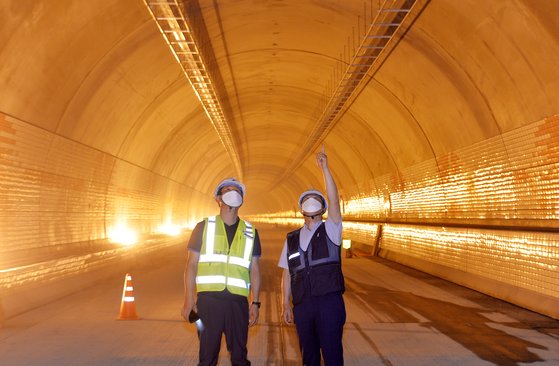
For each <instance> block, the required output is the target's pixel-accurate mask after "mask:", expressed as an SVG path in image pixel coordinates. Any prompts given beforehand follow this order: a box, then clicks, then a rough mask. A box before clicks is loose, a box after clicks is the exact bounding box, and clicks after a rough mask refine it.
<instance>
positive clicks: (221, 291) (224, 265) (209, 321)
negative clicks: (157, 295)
mask: <svg viewBox="0 0 559 366" xmlns="http://www.w3.org/2000/svg"><path fill="white" fill-rule="evenodd" d="M245 192H246V189H245V186H244V185H243V184H242V183H241V182H239V181H238V180H236V179H234V178H228V179H224V180H223V181H221V183H219V185H218V186H217V188H216V189H215V192H214V197H215V200H216V201H217V203H218V205H219V208H220V213H219V215H217V216H212V217H207V218H205V219H204V220H203V221H201V222H199V223H198V224H197V225H196V227H195V228H194V230H193V231H192V234H191V236H190V240H189V243H188V260H187V265H186V269H185V272H184V282H185V299H184V306H183V308H182V316H183V317H184V318H185V319H187V320H191V321H194V320H195V319H198V318H199V321H198V324H199V326H198V336H199V339H200V351H199V357H200V361H199V363H198V365H199V366H206V365H216V364H217V361H218V358H219V350H220V348H221V337H222V334H225V340H226V342H227V349H228V350H229V351H230V353H231V364H232V365H239V366H246V365H250V361H248V359H247V346H246V345H247V338H248V327H249V326H252V325H254V324H256V322H257V321H258V313H259V309H260V300H259V294H260V264H259V261H260V256H261V252H262V250H261V245H260V238H259V236H258V232H257V231H256V229H255V228H254V227H253V226H252V224H250V223H249V222H247V221H244V220H241V219H240V218H239V215H238V213H239V208H240V207H241V205H242V203H243V199H244V197H245ZM250 292H252V300H251V304H250V305H249V304H248V299H249V297H250Z"/></svg>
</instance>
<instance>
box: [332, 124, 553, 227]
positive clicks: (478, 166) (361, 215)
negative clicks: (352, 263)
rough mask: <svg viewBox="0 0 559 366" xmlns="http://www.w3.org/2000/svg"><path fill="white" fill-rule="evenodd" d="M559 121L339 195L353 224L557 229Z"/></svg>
mask: <svg viewBox="0 0 559 366" xmlns="http://www.w3.org/2000/svg"><path fill="white" fill-rule="evenodd" d="M558 183H559V116H557V115H555V116H552V117H549V118H546V119H544V120H541V121H538V122H535V123H532V124H530V125H527V126H525V127H523V128H519V129H517V130H513V131H510V132H507V133H504V134H502V135H501V136H496V137H494V138H491V139H489V140H486V141H482V142H479V143H477V144H475V145H473V146H468V147H466V148H463V149H460V150H457V151H454V152H452V153H449V154H446V155H444V156H441V157H438V158H436V159H433V160H429V161H425V162H423V163H421V164H418V165H416V166H412V167H410V168H407V169H404V170H403V171H402V172H401V174H400V176H381V177H378V178H375V179H373V180H371V181H369V182H365V183H363V184H359V185H357V186H355V187H353V188H350V189H346V191H345V192H342V196H343V202H344V207H343V211H344V216H345V217H346V218H348V219H360V220H383V221H384V220H386V219H390V220H398V221H400V220H405V221H422V222H426V221H427V222H431V221H433V222H441V221H442V222H447V223H448V222H454V223H467V224H472V223H475V222H477V223H482V224H486V225H487V224H496V225H500V226H502V225H506V226H530V227H547V228H553V227H557V224H556V221H555V220H557V219H558V218H559V185H558Z"/></svg>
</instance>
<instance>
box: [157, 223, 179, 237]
mask: <svg viewBox="0 0 559 366" xmlns="http://www.w3.org/2000/svg"><path fill="white" fill-rule="evenodd" d="M157 231H158V232H160V233H163V234H166V235H169V236H177V235H179V234H180V233H181V228H180V226H179V225H175V224H172V223H170V222H168V223H166V224H163V225H161V226H159V228H158V229H157Z"/></svg>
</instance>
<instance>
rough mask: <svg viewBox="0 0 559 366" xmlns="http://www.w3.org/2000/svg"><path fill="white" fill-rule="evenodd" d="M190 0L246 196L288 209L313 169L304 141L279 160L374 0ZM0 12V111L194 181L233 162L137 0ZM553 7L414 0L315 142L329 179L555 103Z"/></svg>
mask: <svg viewBox="0 0 559 366" xmlns="http://www.w3.org/2000/svg"><path fill="white" fill-rule="evenodd" d="M196 3H197V5H198V6H199V8H200V9H201V13H200V14H201V16H202V18H203V21H204V24H205V31H207V34H208V36H209V39H210V40H211V49H212V51H213V53H214V55H215V58H216V61H217V65H218V69H219V74H220V77H221V79H222V80H223V89H224V90H223V91H224V94H223V95H224V96H225V98H226V101H224V102H225V103H227V105H228V106H230V110H231V118H230V119H229V121H228V122H229V123H230V125H231V127H232V132H233V134H234V135H235V136H236V141H237V143H238V144H239V146H238V151H239V155H240V160H241V165H242V174H243V179H244V181H245V183H246V185H247V187H248V191H249V192H250V195H251V196H250V197H252V198H253V201H252V202H251V201H250V199H249V200H248V201H247V210H249V211H251V210H252V211H262V210H264V211H278V210H282V209H289V208H292V207H293V200H294V199H295V198H296V197H297V196H298V194H299V192H300V191H301V190H303V189H305V188H307V187H310V186H313V187H321V186H322V178H321V175H320V171H319V170H318V169H317V168H316V166H314V161H313V159H312V156H309V157H307V158H306V159H305V160H304V161H303V162H302V164H300V165H297V169H296V170H295V171H293V172H286V169H288V167H290V166H292V164H293V160H294V159H296V158H297V157H298V155H299V152H300V149H301V147H302V146H303V145H304V144H305V142H306V140H307V137H308V136H309V134H310V133H311V131H312V129H313V127H314V125H315V124H316V122H317V120H318V117H319V116H320V113H321V112H322V111H321V109H320V108H321V107H320V106H321V103H322V102H323V101H324V98H325V96H326V95H325V90H326V89H327V87H328V85H329V83H332V82H334V81H336V80H332V76H333V73H334V70H335V69H336V67H338V66H339V64H340V62H341V60H340V58H343V56H342V55H343V54H345V53H349V52H350V51H349V50H348V49H347V48H348V42H349V44H355V43H356V42H357V41H355V40H354V37H355V34H358V32H359V28H360V27H361V32H362V27H363V13H364V12H368V13H374V12H375V11H376V10H377V9H378V6H379V4H380V3H381V2H380V1H366V2H363V1H362V0H358V1H353V0H323V1H316V0H260V1H255V0H212V1H206V0H198V1H197V2H196ZM0 14H2V21H1V22H0V60H1V62H2V66H1V68H0V80H1V81H2V85H3V86H2V91H0V93H1V94H0V95H1V96H2V97H1V98H0V110H1V111H2V112H3V113H6V114H7V115H11V116H14V117H17V118H18V119H19V120H22V121H24V122H27V123H29V124H32V125H34V126H37V127H39V128H42V129H44V130H46V131H49V132H52V133H55V134H58V135H60V136H63V137H65V138H68V139H71V140H73V141H76V142H78V143H81V144H84V145H86V146H89V147H92V148H94V149H97V150H99V151H102V152H105V153H107V154H110V155H113V156H115V157H117V158H118V159H122V160H124V161H127V162H130V163H132V164H134V165H137V166H139V167H141V168H144V169H147V170H149V171H152V172H154V173H156V174H158V175H161V176H163V177H167V178H169V179H171V180H173V181H176V182H179V183H180V184H183V185H185V186H187V187H190V188H193V189H195V190H197V191H199V192H201V193H206V194H210V193H211V192H212V190H213V187H214V186H215V185H216V183H217V182H218V181H219V180H220V179H222V178H223V177H226V176H234V175H236V174H237V172H236V171H235V169H234V166H233V164H232V161H231V159H230V158H229V155H228V153H227V151H226V149H225V148H224V146H223V145H222V143H221V141H220V139H219V136H218V135H217V133H216V131H215V130H214V128H213V126H212V124H211V123H210V121H209V119H208V118H207V116H206V114H205V113H204V110H203V109H202V107H201V105H200V103H199V101H198V99H197V98H196V94H195V93H194V91H193V90H192V88H191V86H190V84H189V82H188V81H187V79H186V78H185V76H184V74H183V72H182V70H181V68H180V65H179V64H178V62H177V61H176V60H175V59H174V57H173V55H172V53H171V51H170V49H169V47H168V46H167V44H166V43H165V41H164V39H163V37H162V35H161V33H160V31H159V29H158V28H157V26H156V23H155V22H154V20H153V19H152V17H151V15H150V13H149V11H148V9H147V7H146V5H145V3H144V2H143V1H142V0H103V1H95V2H87V1H81V0H63V1H55V2H44V1H3V2H1V3H0ZM558 14H559V2H557V1H547V0H535V1H534V0H516V1H514V0H511V1H479V0H470V1H468V0H464V1H455V0H431V1H427V2H426V3H425V7H424V8H423V9H422V11H421V12H420V14H419V15H418V16H417V18H416V19H415V21H414V22H413V24H412V25H411V27H410V28H409V29H408V31H407V32H406V33H405V34H404V35H403V37H402V38H401V39H400V41H399V42H398V43H397V45H396V46H395V47H394V48H393V49H392V51H391V52H390V54H388V55H385V56H386V57H385V58H384V60H383V62H382V64H381V65H378V67H377V68H376V69H375V71H374V73H369V74H368V75H366V77H365V84H363V88H361V89H360V90H359V92H358V95H356V96H355V98H354V99H352V101H351V105H349V106H348V109H347V111H345V113H344V114H343V115H342V116H341V118H340V119H339V120H338V121H337V122H336V124H335V125H334V126H333V128H332V129H331V131H330V132H329V134H328V135H327V136H326V138H325V140H324V141H323V142H324V144H325V147H326V150H327V153H328V154H329V157H330V163H331V167H332V170H333V172H334V174H335V178H336V179H337V181H338V183H339V186H340V188H341V189H342V190H343V189H344V188H349V187H351V186H353V185H355V184H357V183H359V182H363V181H366V180H368V179H371V178H372V177H375V176H380V175H383V174H388V173H394V174H397V172H398V170H400V169H404V168H406V167H409V166H412V165H413V164H417V163H420V162H422V161H425V160H427V159H432V158H434V157H436V156H438V155H440V154H444V153H448V152H451V151H453V150H456V149H459V148H461V147H464V146H469V145H472V144H474V143H476V142H479V141H483V140H486V139H488V138H491V137H494V136H497V135H499V134H500V133H503V132H506V131H510V130H512V129H514V128H518V127H521V126H523V125H526V124H529V123H531V122H534V121H536V120H539V119H541V118H543V117H545V116H549V115H552V114H555V113H557V110H558V106H559V69H558V68H557V67H556V60H557V59H559V28H558V27H557V26H556V24H557V23H558V21H559V15H558ZM197 16H200V15H199V14H198V15H197ZM352 37H353V38H352ZM346 59H347V58H346ZM280 177H284V178H285V179H283V180H279V178H280Z"/></svg>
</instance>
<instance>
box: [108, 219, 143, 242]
mask: <svg viewBox="0 0 559 366" xmlns="http://www.w3.org/2000/svg"><path fill="white" fill-rule="evenodd" d="M109 240H110V241H112V242H114V243H119V244H122V245H126V246H129V245H134V244H136V243H137V242H138V234H137V233H136V232H135V231H134V230H132V229H130V228H128V227H126V226H125V225H124V224H120V225H118V226H117V227H115V228H113V229H112V230H110V231H109Z"/></svg>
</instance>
